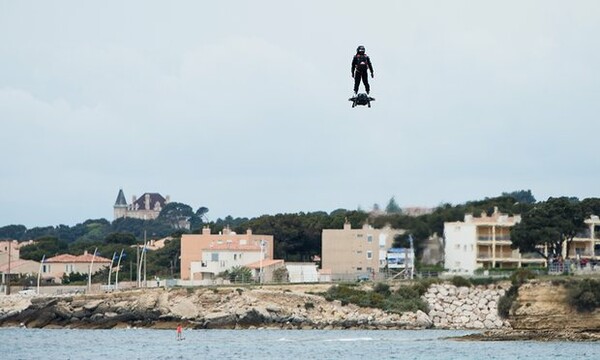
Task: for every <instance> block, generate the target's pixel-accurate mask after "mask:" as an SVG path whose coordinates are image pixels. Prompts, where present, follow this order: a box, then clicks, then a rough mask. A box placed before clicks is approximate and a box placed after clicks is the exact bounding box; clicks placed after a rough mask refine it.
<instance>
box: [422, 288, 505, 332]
mask: <svg viewBox="0 0 600 360" xmlns="http://www.w3.org/2000/svg"><path fill="white" fill-rule="evenodd" d="M509 286H510V284H508V283H506V284H494V285H488V286H474V287H456V286H454V285H451V284H433V285H431V286H430V287H429V288H428V289H427V292H426V293H425V295H424V296H423V297H424V298H425V301H426V302H427V305H428V306H429V317H430V319H431V321H432V323H433V326H434V327H435V328H438V329H502V328H510V323H509V322H508V321H506V320H503V319H501V318H500V316H499V315H498V300H499V299H500V297H501V296H503V295H504V294H505V292H506V290H505V289H508V287H509Z"/></svg>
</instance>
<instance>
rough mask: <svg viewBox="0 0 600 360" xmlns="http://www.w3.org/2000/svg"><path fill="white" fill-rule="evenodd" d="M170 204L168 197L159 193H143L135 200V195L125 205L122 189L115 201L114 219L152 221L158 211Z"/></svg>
mask: <svg viewBox="0 0 600 360" xmlns="http://www.w3.org/2000/svg"><path fill="white" fill-rule="evenodd" d="M169 202H170V198H169V195H167V196H166V197H163V196H162V195H161V194H159V193H145V194H144V195H142V196H140V197H139V198H137V197H136V196H135V195H134V196H133V197H132V199H131V204H127V200H125V194H124V193H123V189H120V190H119V194H118V195H117V200H116V201H115V205H114V206H113V209H114V217H115V220H116V219H119V218H127V217H128V218H134V219H142V220H153V219H156V218H157V217H158V215H159V214H160V211H161V210H162V208H163V207H165V205H166V204H168V203H169Z"/></svg>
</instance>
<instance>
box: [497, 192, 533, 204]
mask: <svg viewBox="0 0 600 360" xmlns="http://www.w3.org/2000/svg"><path fill="white" fill-rule="evenodd" d="M502 196H510V197H512V198H513V199H515V201H517V202H520V203H524V204H535V197H533V194H532V193H531V190H518V191H512V192H509V193H508V192H503V193H502Z"/></svg>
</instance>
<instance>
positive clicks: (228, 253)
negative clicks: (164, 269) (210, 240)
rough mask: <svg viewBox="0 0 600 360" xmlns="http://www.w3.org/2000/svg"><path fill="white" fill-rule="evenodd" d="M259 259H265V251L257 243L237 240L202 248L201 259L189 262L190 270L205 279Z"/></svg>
mask: <svg viewBox="0 0 600 360" xmlns="http://www.w3.org/2000/svg"><path fill="white" fill-rule="evenodd" d="M261 259H262V260H264V259H265V252H264V251H262V249H261V247H260V245H259V244H245V243H242V244H240V243H237V242H236V243H234V242H229V243H225V244H211V246H210V247H208V248H206V249H203V250H202V260H201V261H192V262H191V272H192V274H194V273H201V274H202V277H201V278H202V279H205V280H206V279H214V278H216V276H217V275H218V274H220V273H222V272H224V271H226V270H231V269H232V268H234V267H236V266H246V265H248V264H252V263H255V262H259V261H260V260H261ZM192 280H194V279H192ZM196 280H197V279H196Z"/></svg>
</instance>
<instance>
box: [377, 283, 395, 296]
mask: <svg viewBox="0 0 600 360" xmlns="http://www.w3.org/2000/svg"><path fill="white" fill-rule="evenodd" d="M373 291H375V292H376V293H378V294H381V295H384V296H389V295H390V294H391V293H392V292H391V291H390V286H389V285H388V284H384V283H377V284H375V287H374V288H373Z"/></svg>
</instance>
